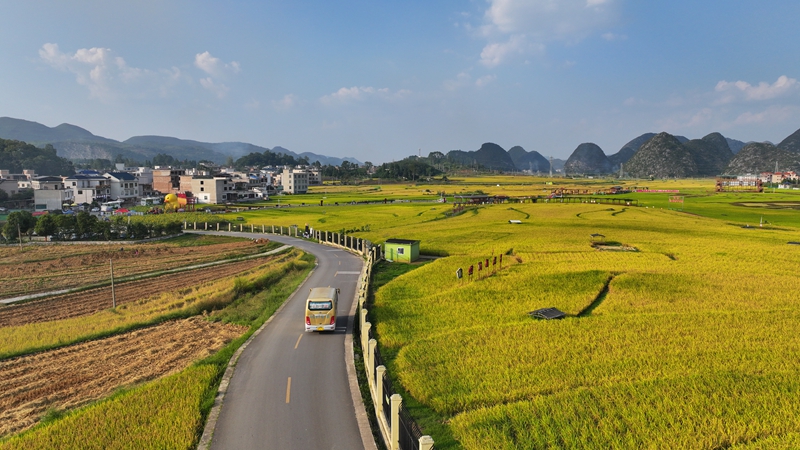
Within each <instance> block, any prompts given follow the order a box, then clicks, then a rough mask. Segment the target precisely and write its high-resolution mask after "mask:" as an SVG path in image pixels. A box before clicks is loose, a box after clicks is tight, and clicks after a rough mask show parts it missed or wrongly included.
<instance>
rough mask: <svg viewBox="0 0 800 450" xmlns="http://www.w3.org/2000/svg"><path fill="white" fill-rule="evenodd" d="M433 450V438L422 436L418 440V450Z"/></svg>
mask: <svg viewBox="0 0 800 450" xmlns="http://www.w3.org/2000/svg"><path fill="white" fill-rule="evenodd" d="M432 448H433V438H432V437H430V436H422V437H420V438H419V450H431V449H432Z"/></svg>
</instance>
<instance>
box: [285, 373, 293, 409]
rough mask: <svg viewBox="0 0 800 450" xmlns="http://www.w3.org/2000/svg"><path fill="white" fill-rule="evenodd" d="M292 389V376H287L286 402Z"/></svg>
mask: <svg viewBox="0 0 800 450" xmlns="http://www.w3.org/2000/svg"><path fill="white" fill-rule="evenodd" d="M291 391H292V377H289V381H288V382H286V403H289V394H290V393H291Z"/></svg>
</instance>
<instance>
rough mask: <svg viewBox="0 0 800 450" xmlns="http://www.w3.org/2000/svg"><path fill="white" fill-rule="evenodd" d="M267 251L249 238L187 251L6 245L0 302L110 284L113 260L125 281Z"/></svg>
mask: <svg viewBox="0 0 800 450" xmlns="http://www.w3.org/2000/svg"><path fill="white" fill-rule="evenodd" d="M265 248H266V246H265V245H258V244H255V243H253V242H252V241H249V240H247V241H241V242H228V243H221V244H212V245H201V246H189V247H180V246H177V245H171V244H166V243H151V244H136V245H132V246H116V245H85V246H81V245H47V246H33V247H25V248H23V249H22V250H20V249H18V248H16V247H4V248H0V279H1V280H3V283H0V298H9V297H14V296H17V295H25V294H32V293H37V292H46V291H55V290H60V289H69V288H75V287H79V286H86V285H88V284H94V283H98V282H102V281H106V280H108V279H109V276H110V268H109V261H110V260H113V261H114V276H115V277H124V276H129V275H136V274H141V273H146V272H154V271H159V270H166V269H173V268H176V267H181V266H189V265H194V264H201V263H205V262H210V261H218V260H223V259H230V258H234V257H237V256H246V255H252V254H255V253H259V252H262V251H264V249H265Z"/></svg>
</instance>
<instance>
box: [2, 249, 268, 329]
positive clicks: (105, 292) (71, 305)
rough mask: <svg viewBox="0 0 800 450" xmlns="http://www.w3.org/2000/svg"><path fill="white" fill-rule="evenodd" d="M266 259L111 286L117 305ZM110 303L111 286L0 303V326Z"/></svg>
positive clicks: (69, 314) (61, 316) (91, 309)
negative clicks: (9, 303) (13, 302)
mask: <svg viewBox="0 0 800 450" xmlns="http://www.w3.org/2000/svg"><path fill="white" fill-rule="evenodd" d="M267 261H269V259H267V258H256V259H252V260H247V261H242V262H238V263H230V264H223V265H220V266H214V267H208V268H205V269H197V270H192V271H188V272H185V273H182V274H180V275H174V274H171V275H163V276H160V277H154V278H148V279H145V280H140V281H129V282H127V283H121V284H116V285H115V286H114V291H115V296H116V299H117V305H123V304H125V303H130V302H134V301H137V300H140V299H143V298H147V297H152V296H155V295H160V294H162V293H164V292H168V291H178V290H180V289H186V288H192V287H195V286H199V285H200V284H202V283H205V282H207V281H211V280H217V279H220V278H225V277H229V276H233V275H236V274H238V273H240V272H244V271H247V270H250V269H252V268H254V267H258V266H260V265H262V264H265V263H266V262H267ZM110 307H111V286H106V287H102V288H96V289H89V290H86V291H82V292H75V293H72V294H63V295H58V296H54V297H48V298H45V299H41V300H33V301H30V302H26V303H21V304H13V305H9V306H2V307H0V327H9V326H16V325H24V324H28V323H37V322H47V321H51V320H60V319H67V318H70V317H78V316H85V315H89V314H93V313H95V312H97V311H102V310H104V309H107V308H110Z"/></svg>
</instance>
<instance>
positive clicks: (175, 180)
mask: <svg viewBox="0 0 800 450" xmlns="http://www.w3.org/2000/svg"><path fill="white" fill-rule="evenodd" d="M181 175H186V170H184V169H155V170H153V190H155V191H158V192H160V193H162V194H164V195H166V194H170V193H173V194H177V193H178V192H181Z"/></svg>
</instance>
